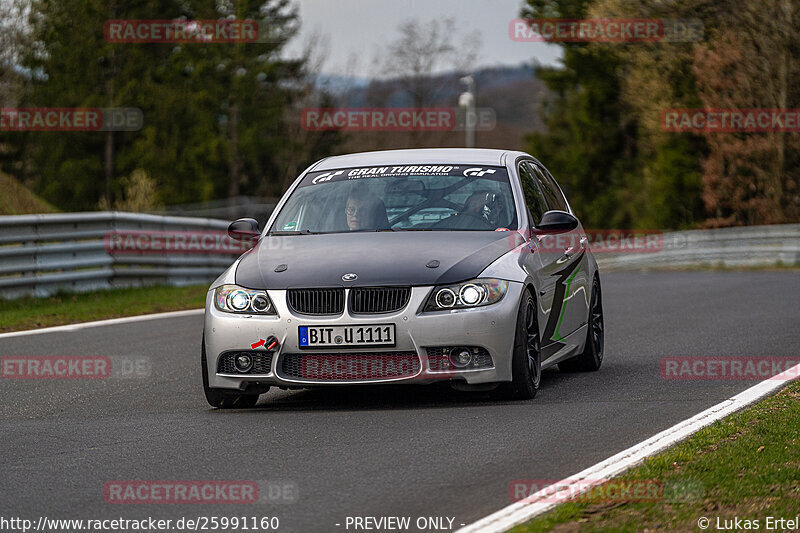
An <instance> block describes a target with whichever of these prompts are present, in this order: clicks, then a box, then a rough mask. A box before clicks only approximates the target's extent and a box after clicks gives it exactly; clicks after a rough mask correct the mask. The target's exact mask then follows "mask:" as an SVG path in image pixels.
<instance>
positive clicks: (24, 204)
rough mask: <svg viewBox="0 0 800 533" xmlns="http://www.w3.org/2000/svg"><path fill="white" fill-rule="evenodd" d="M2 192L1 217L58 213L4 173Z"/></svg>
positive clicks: (0, 179)
mask: <svg viewBox="0 0 800 533" xmlns="http://www.w3.org/2000/svg"><path fill="white" fill-rule="evenodd" d="M0 191H2V193H1V194H0V215H28V214H38V213H54V212H56V211H57V210H56V208H55V207H53V206H52V205H50V204H48V203H47V202H45V201H44V200H42V199H41V198H39V197H38V196H36V195H35V194H33V193H32V192H31V191H30V190H29V189H28V188H27V187H25V186H24V185H22V184H21V183H20V182H18V181H17V180H15V179H14V178H12V177H11V176H7V175H5V174H2V173H0Z"/></svg>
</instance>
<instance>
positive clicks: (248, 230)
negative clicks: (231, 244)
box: [228, 218, 261, 241]
mask: <svg viewBox="0 0 800 533" xmlns="http://www.w3.org/2000/svg"><path fill="white" fill-rule="evenodd" d="M259 235H261V230H259V229H258V221H257V220H256V219H254V218H240V219H239V220H236V221H234V222H231V224H230V226H228V237H230V238H231V239H233V240H236V241H244V240H248V239H254V238H256V239H257V238H258V237H259Z"/></svg>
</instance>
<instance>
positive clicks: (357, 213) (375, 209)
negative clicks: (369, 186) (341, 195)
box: [344, 190, 389, 231]
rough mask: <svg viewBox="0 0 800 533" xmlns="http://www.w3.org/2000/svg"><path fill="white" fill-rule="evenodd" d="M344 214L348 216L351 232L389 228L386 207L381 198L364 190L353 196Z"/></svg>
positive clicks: (348, 200)
mask: <svg viewBox="0 0 800 533" xmlns="http://www.w3.org/2000/svg"><path fill="white" fill-rule="evenodd" d="M344 212H345V215H347V228H348V229H349V230H350V231H355V230H365V229H386V228H388V227H389V218H388V217H387V216H386V207H384V205H383V202H382V201H381V199H380V198H378V197H377V196H375V195H374V194H373V193H371V192H369V191H363V190H362V191H356V192H354V193H353V194H351V195H350V197H349V198H348V199H347V207H345V210H344Z"/></svg>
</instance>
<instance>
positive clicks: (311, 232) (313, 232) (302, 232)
mask: <svg viewBox="0 0 800 533" xmlns="http://www.w3.org/2000/svg"><path fill="white" fill-rule="evenodd" d="M320 233H322V232H321V231H311V230H310V229H304V230H299V231H270V232H269V235H319V234H320Z"/></svg>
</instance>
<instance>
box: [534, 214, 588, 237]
mask: <svg viewBox="0 0 800 533" xmlns="http://www.w3.org/2000/svg"><path fill="white" fill-rule="evenodd" d="M577 227H578V219H577V218H575V217H574V216H572V215H570V214H569V213H567V212H566V211H548V212H547V213H545V214H544V215H542V219H541V220H540V221H539V223H538V224H536V227H535V228H534V232H535V233H544V234H555V233H566V232H568V231H572V230H574V229H575V228H577Z"/></svg>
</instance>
